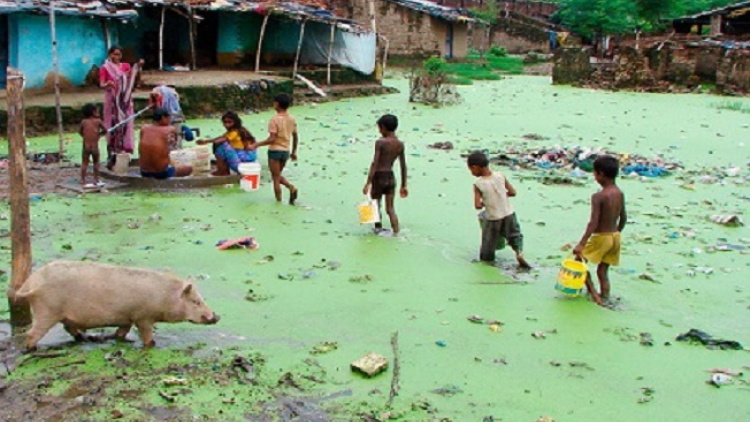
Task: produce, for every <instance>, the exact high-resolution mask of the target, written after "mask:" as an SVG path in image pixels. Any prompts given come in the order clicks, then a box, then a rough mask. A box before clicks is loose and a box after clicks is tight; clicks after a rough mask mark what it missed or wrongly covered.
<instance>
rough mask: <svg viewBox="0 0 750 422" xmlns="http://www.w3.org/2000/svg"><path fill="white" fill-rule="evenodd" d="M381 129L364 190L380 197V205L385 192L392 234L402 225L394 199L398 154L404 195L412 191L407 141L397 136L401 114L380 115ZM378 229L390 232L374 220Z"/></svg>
mask: <svg viewBox="0 0 750 422" xmlns="http://www.w3.org/2000/svg"><path fill="white" fill-rule="evenodd" d="M377 124H378V130H379V131H380V135H381V136H382V138H380V139H378V140H377V142H375V156H374V157H373V158H372V164H370V172H369V173H368V174H367V182H366V183H365V188H364V189H363V190H362V192H363V193H364V194H365V195H367V194H368V193H369V194H370V198H372V199H374V200H376V201H378V208H380V203H381V198H382V197H383V195H385V210H386V212H387V213H388V218H389V219H390V220H391V228H392V230H393V235H394V236H395V235H398V232H399V225H398V216H397V215H396V208H395V207H394V200H395V194H396V176H395V175H394V174H393V163H394V162H395V161H396V158H398V160H399V165H400V166H401V190H400V194H401V197H402V198H406V197H407V195H409V191H408V190H407V189H406V156H405V155H404V143H403V142H401V141H399V140H398V138H397V137H396V129H397V128H398V118H396V116H394V115H392V114H386V115H384V116H383V117H381V118H380V119H378V122H377ZM375 233H376V234H379V235H388V232H387V231H385V230H384V229H383V224H382V223H376V224H375Z"/></svg>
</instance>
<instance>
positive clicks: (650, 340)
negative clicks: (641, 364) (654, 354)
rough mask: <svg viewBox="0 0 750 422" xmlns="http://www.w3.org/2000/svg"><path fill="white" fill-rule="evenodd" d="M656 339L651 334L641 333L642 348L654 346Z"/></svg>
mask: <svg viewBox="0 0 750 422" xmlns="http://www.w3.org/2000/svg"><path fill="white" fill-rule="evenodd" d="M653 345H654V337H653V336H652V335H651V333H641V346H649V347H650V346H653Z"/></svg>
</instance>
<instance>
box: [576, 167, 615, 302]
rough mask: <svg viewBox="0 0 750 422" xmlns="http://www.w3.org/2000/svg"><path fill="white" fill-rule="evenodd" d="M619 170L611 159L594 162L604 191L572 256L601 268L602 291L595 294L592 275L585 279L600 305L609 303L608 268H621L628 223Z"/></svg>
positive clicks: (595, 201)
mask: <svg viewBox="0 0 750 422" xmlns="http://www.w3.org/2000/svg"><path fill="white" fill-rule="evenodd" d="M619 169H620V166H619V163H618V162H617V159H616V158H614V157H612V156H609V155H604V156H601V157H599V158H597V159H596V160H595V161H594V178H595V179H596V181H597V183H599V184H600V185H601V186H602V190H600V191H599V192H597V193H595V194H594V195H592V196H591V219H590V221H589V224H588V226H586V232H585V233H583V237H581V241H580V242H579V243H578V245H577V246H576V247H575V249H573V254H575V255H576V256H577V257H578V258H579V259H580V258H582V259H585V260H587V261H590V262H592V263H594V264H598V266H597V268H596V276H597V278H598V279H599V287H600V289H601V291H599V292H597V291H596V288H595V287H594V283H593V282H592V281H591V273H588V274H587V276H586V289H588V291H589V294H590V295H591V298H592V299H593V300H594V302H596V303H597V304H598V305H604V304H606V301H607V300H609V275H608V273H609V266H610V265H619V264H620V232H622V230H623V229H624V228H625V224H626V223H627V220H628V217H627V214H626V212H625V195H624V194H623V193H622V191H621V190H620V188H618V187H617V185H616V184H615V179H616V178H617V174H618V172H619Z"/></svg>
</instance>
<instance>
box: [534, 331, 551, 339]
mask: <svg viewBox="0 0 750 422" xmlns="http://www.w3.org/2000/svg"><path fill="white" fill-rule="evenodd" d="M531 337H534V338H536V339H545V338H547V334H544V332H543V331H534V332H533V333H531Z"/></svg>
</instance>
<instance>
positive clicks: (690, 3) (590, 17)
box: [554, 0, 736, 38]
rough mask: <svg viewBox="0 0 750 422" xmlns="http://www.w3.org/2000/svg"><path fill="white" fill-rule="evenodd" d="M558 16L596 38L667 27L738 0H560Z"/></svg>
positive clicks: (561, 21) (580, 32) (556, 18)
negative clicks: (674, 19) (690, 16)
mask: <svg viewBox="0 0 750 422" xmlns="http://www.w3.org/2000/svg"><path fill="white" fill-rule="evenodd" d="M557 2H558V3H560V10H559V11H558V13H557V14H556V15H555V18H554V19H555V20H556V21H558V22H560V23H562V24H563V25H565V26H566V27H567V28H569V29H570V30H572V31H573V32H575V33H578V34H581V35H583V36H586V37H589V38H593V37H596V36H601V35H615V34H625V33H629V32H633V31H635V30H639V29H640V30H642V31H645V32H651V31H654V30H659V29H664V28H665V27H666V26H668V25H669V18H674V17H678V16H683V15H686V14H691V13H696V12H699V11H704V10H710V9H712V8H716V7H722V6H726V5H729V4H732V3H736V0H558V1H557Z"/></svg>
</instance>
